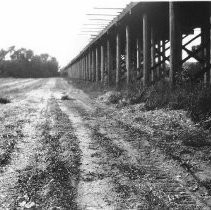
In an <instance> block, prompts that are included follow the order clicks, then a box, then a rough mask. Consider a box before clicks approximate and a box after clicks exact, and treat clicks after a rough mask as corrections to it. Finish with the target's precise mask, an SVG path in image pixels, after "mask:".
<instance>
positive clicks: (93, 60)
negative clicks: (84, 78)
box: [92, 49, 96, 82]
mask: <svg viewBox="0 0 211 210" xmlns="http://www.w3.org/2000/svg"><path fill="white" fill-rule="evenodd" d="M95 74H96V73H95V50H94V49H93V50H92V82H94V81H95Z"/></svg>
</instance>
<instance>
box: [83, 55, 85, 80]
mask: <svg viewBox="0 0 211 210" xmlns="http://www.w3.org/2000/svg"><path fill="white" fill-rule="evenodd" d="M85 79H86V77H85V56H83V80H85Z"/></svg>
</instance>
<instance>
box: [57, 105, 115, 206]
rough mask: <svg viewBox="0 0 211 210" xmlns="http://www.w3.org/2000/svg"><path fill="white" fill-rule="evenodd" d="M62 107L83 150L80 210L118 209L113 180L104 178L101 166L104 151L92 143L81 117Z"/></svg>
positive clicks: (79, 194) (88, 130)
mask: <svg viewBox="0 0 211 210" xmlns="http://www.w3.org/2000/svg"><path fill="white" fill-rule="evenodd" d="M66 105H67V104H66ZM60 107H61V110H62V111H63V112H64V113H66V114H67V115H68V116H69V119H70V121H71V122H72V126H73V128H74V131H75V134H76V136H77V138H78V140H79V147H80V150H81V166H80V181H79V184H78V197H77V203H78V205H79V209H83V210H86V209H95V210H98V209H107V210H112V209H116V207H115V206H114V197H115V194H114V193H113V191H112V183H111V179H110V177H105V176H104V170H105V169H103V168H102V167H103V166H102V165H101V164H102V159H101V158H98V154H100V153H101V152H102V151H101V149H100V147H98V146H97V145H96V144H95V142H93V141H92V131H91V130H90V129H88V128H87V127H86V126H85V124H84V122H83V119H82V118H81V116H80V115H79V114H78V113H77V112H75V110H74V109H72V108H70V106H69V105H68V108H67V106H65V105H64V103H60ZM104 166H105V164H104Z"/></svg>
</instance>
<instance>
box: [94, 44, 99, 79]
mask: <svg viewBox="0 0 211 210" xmlns="http://www.w3.org/2000/svg"><path fill="white" fill-rule="evenodd" d="M95 72H96V74H95V77H96V80H95V81H96V82H98V81H99V54H98V46H96V49H95Z"/></svg>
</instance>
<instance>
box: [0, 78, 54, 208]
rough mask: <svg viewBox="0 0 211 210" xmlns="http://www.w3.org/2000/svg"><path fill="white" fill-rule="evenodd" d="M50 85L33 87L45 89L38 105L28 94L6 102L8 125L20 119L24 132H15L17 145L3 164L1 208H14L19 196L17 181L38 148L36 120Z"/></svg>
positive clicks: (44, 102) (0, 189)
mask: <svg viewBox="0 0 211 210" xmlns="http://www.w3.org/2000/svg"><path fill="white" fill-rule="evenodd" d="M36 82H37V81H36ZM51 85H52V84H49V83H47V84H45V85H44V86H42V87H41V88H40V90H33V91H32V92H34V93H35V92H36V91H37V92H40V93H42V91H44V93H43V94H40V95H39V98H37V101H40V100H41V98H43V99H44V100H43V103H39V104H38V103H37V104H36V106H34V104H32V103H29V101H30V100H31V98H30V96H29V97H25V100H22V101H20V102H18V103H12V104H9V105H8V106H4V109H5V113H4V116H5V114H6V116H7V118H6V119H7V120H8V117H9V120H8V121H7V122H6V123H7V125H8V123H10V122H11V123H13V126H12V128H13V129H14V126H17V125H16V120H17V122H20V129H19V131H20V132H21V133H20V134H21V135H19V136H13V138H14V139H15V142H16V144H15V145H14V148H13V150H12V151H10V153H8V154H7V155H9V156H10V159H11V161H10V162H8V163H7V164H5V166H4V167H3V168H2V173H1V174H0V206H1V209H11V208H12V207H11V205H13V204H14V202H15V201H16V200H17V199H18V197H17V196H18V195H17V193H16V189H15V186H16V183H17V182H18V177H19V174H20V171H22V170H24V169H25V168H26V167H27V166H28V165H29V164H30V162H31V161H32V160H31V159H32V156H33V154H34V152H35V150H36V148H37V145H36V129H35V128H36V126H37V124H38V123H39V122H40V121H42V117H41V116H42V111H43V109H44V107H45V106H46V101H47V98H48V97H49V91H48V87H50V86H51ZM44 89H47V90H44ZM31 94H32V93H31ZM8 108H9V109H8ZM13 111H16V115H15V116H13V115H12V113H13ZM9 125H10V124H9ZM7 152H8V151H7Z"/></svg>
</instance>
